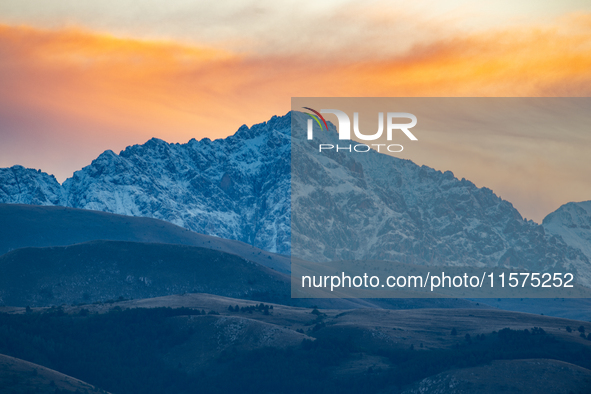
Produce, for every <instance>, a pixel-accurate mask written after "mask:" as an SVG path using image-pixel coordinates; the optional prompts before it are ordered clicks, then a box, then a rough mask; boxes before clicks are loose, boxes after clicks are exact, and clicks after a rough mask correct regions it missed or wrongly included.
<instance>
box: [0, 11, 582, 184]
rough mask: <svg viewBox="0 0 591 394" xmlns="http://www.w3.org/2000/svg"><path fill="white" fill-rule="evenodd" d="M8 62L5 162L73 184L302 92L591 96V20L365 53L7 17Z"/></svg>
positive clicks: (278, 108) (1, 159)
mask: <svg viewBox="0 0 591 394" xmlns="http://www.w3.org/2000/svg"><path fill="white" fill-rule="evenodd" d="M376 39H377V38H376ZM379 39H380V40H382V41H381V44H382V45H387V43H388V42H389V40H393V38H391V37H380V38H379ZM375 44H376V43H375V42H374V43H372V45H374V46H375V47H376V48H377V47H379V45H375ZM0 58H1V59H2V60H1V61H0V86H2V87H3V88H2V93H0V105H1V106H2V109H0V115H1V116H0V130H1V133H2V139H3V140H4V141H15V142H14V143H12V144H11V145H10V146H9V144H7V143H3V144H1V145H2V146H1V147H0V166H9V165H13V164H23V165H28V166H31V167H38V168H43V169H44V170H46V171H49V172H53V173H56V175H57V176H58V179H61V180H63V179H64V178H65V177H66V176H69V175H70V174H71V172H72V171H73V170H75V169H77V168H80V166H82V165H83V164H86V163H88V162H89V161H90V160H91V159H92V158H93V157H96V155H97V154H98V153H100V152H102V151H103V150H105V149H113V150H115V151H117V150H118V149H122V148H124V147H125V146H127V145H129V144H133V143H142V142H144V141H145V140H147V139H148V138H151V137H159V138H162V139H165V140H167V141H169V142H185V141H187V140H189V139H190V138H193V137H195V138H203V137H210V138H218V137H225V136H227V135H229V134H232V133H233V132H234V131H235V130H236V129H237V128H238V127H239V126H240V125H241V124H243V123H246V124H252V123H257V122H260V121H263V120H265V119H268V118H269V117H270V116H272V115H275V114H284V113H286V112H287V111H288V110H289V108H290V97H292V96H588V95H589V94H590V93H591V15H586V14H578V15H571V16H569V17H566V18H564V19H562V20H559V21H557V22H556V24H555V25H553V26H546V27H531V28H525V27H521V28H510V29H506V30H503V31H490V32H487V33H477V34H476V33H475V34H472V35H468V36H463V37H455V38H449V39H445V40H443V41H439V42H432V43H430V44H428V45H422V46H416V47H413V48H412V49H411V50H409V51H408V52H407V53H405V54H404V55H397V56H390V57H384V56H383V54H379V53H376V56H375V57H371V56H370V55H368V54H367V53H364V55H363V58H359V59H356V60H351V59H352V56H351V54H350V53H348V54H347V56H343V57H342V58H340V57H339V56H334V57H331V58H327V57H320V58H317V57H314V55H313V54H310V53H300V54H291V55H282V56H271V55H260V54H259V55H249V54H244V53H242V54H237V53H229V52H227V51H225V50H218V49H215V48H205V47H204V48H197V47H194V46H189V45H183V44H180V43H175V42H165V41H160V42H155V41H142V40H136V39H126V38H118V37H113V36H110V35H105V34H99V33H93V32H88V31H83V30H72V29H70V30H58V31H49V30H38V29H34V28H30V27H14V26H0ZM340 59H345V60H340ZM40 141H42V142H40ZM64 147H65V148H64ZM66 148H67V149H68V151H67V152H66V151H65V150H64V149H66ZM21 149H24V150H21ZM72 150H75V152H72ZM50 151H51V152H52V153H49V152H50ZM55 152H61V153H60V154H57V153H55ZM56 155H57V156H59V157H65V156H66V155H69V156H68V157H69V159H65V158H64V159H62V160H61V161H60V160H59V159H56ZM56 163H62V164H56Z"/></svg>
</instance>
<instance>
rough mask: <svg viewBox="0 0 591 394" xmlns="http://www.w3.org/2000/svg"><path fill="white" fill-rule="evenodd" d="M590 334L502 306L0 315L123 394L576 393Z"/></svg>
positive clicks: (254, 306)
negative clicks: (538, 387)
mask: <svg viewBox="0 0 591 394" xmlns="http://www.w3.org/2000/svg"><path fill="white" fill-rule="evenodd" d="M230 307H231V308H230ZM581 331H584V332H585V333H586V334H587V333H589V332H590V331H591V324H590V323H588V322H580V321H575V320H568V319H560V318H552V317H547V316H541V315H531V314H526V313H516V312H506V311H498V310H479V309H451V310H450V309H418V310H417V309H415V310H378V309H357V310H323V309H315V308H298V307H289V306H284V305H280V304H262V303H257V302H253V301H248V300H240V299H233V298H227V297H220V296H214V295H208V294H185V295H180V296H167V297H159V298H153V299H143V300H129V301H121V302H115V303H109V304H93V305H83V306H69V307H63V308H33V309H32V310H29V311H26V310H25V308H12V309H11V313H10V314H8V313H0V334H1V335H0V352H5V353H7V352H8V353H9V354H10V355H12V356H15V357H21V358H27V359H29V360H30V361H32V362H37V363H41V364H44V365H46V366H49V367H50V368H53V369H56V370H59V371H61V372H64V373H67V374H69V375H73V376H76V377H78V378H81V379H83V380H85V381H87V382H90V383H92V384H94V385H95V386H98V387H102V388H104V389H107V390H109V391H111V392H114V393H121V392H125V393H143V394H146V393H159V392H168V393H171V394H176V393H179V394H180V393H196V392H206V393H224V392H237V391H239V392H245V393H273V392H288V393H289V392H294V393H297V392H309V393H324V392H331V390H333V391H334V390H336V392H340V393H357V392H361V391H363V392H367V393H400V392H403V391H405V390H406V391H407V392H409V393H410V392H425V390H424V389H423V391H420V390H421V389H422V388H425V387H426V388H428V389H429V388H432V389H433V390H435V389H438V390H443V389H446V390H447V389H449V387H448V386H445V387H444V386H438V384H439V382H444V383H449V382H458V386H457V387H458V388H459V389H462V390H466V388H467V387H473V388H476V387H479V386H478V384H484V383H487V382H488V383H490V387H492V388H499V389H500V388H502V387H505V388H506V389H507V390H508V391H507V392H515V389H517V388H519V389H523V388H524V387H526V386H525V385H526V384H527V383H528V382H529V384H530V385H535V384H539V383H540V382H543V383H544V384H543V386H544V390H550V389H554V391H543V390H542V391H539V392H541V393H550V392H561V391H560V390H559V389H560V387H568V388H569V390H570V389H572V390H573V392H575V393H578V392H585V391H584V390H583V389H584V388H585V387H586V385H587V383H588V377H589V375H590V373H591V372H589V368H590V367H591V361H590V360H591V340H589V339H587V335H585V338H583V337H582V335H581ZM66 343H67V346H66ZM511 371H512V372H511ZM519 371H521V372H523V374H522V375H519V374H518V372H519ZM565 378H569V379H570V378H572V379H571V381H570V382H569V385H568V386H561V382H564V381H563V379H565ZM479 382H480V383H479ZM454 384H455V383H454ZM532 387H535V386H532ZM416 390H419V391H416ZM433 390H431V391H429V390H427V391H426V392H437V391H433ZM511 390H513V391H511ZM556 390H558V391H556ZM526 391H527V390H526ZM441 392H443V393H455V392H458V393H459V392H463V391H441ZM468 392H470V391H469V390H468ZM471 392H478V390H476V391H474V390H472V391H471ZM492 392H494V391H492ZM536 392H538V391H536ZM566 392H567V393H568V391H566Z"/></svg>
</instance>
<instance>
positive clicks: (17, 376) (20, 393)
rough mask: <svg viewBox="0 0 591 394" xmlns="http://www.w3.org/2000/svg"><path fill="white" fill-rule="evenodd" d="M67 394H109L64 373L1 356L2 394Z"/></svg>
mask: <svg viewBox="0 0 591 394" xmlns="http://www.w3.org/2000/svg"><path fill="white" fill-rule="evenodd" d="M56 390H61V391H62V392H67V393H70V392H72V393H74V392H76V393H80V392H82V393H88V394H99V393H101V394H107V392H106V391H103V390H100V389H97V388H96V387H94V386H92V385H90V384H88V383H85V382H83V381H81V380H78V379H76V378H73V377H71V376H68V375H64V374H63V373H60V372H57V371H54V370H52V369H49V368H45V367H43V366H41V365H37V364H33V363H30V362H28V361H24V360H20V359H18V358H14V357H9V356H5V355H3V354H0V393H11V394H25V393H39V394H42V393H48V394H53V393H55V392H56Z"/></svg>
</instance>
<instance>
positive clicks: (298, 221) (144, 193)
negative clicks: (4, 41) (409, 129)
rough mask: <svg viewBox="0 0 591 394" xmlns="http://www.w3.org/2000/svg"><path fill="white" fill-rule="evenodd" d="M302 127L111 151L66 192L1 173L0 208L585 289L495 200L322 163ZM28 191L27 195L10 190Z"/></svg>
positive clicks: (455, 184) (420, 169)
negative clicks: (149, 222)
mask: <svg viewBox="0 0 591 394" xmlns="http://www.w3.org/2000/svg"><path fill="white" fill-rule="evenodd" d="M292 115H293V122H294V123H293V124H294V126H295V128H294V136H293V139H292V137H291V132H292V131H291V126H292ZM306 119H307V118H305V116H304V115H303V114H301V113H297V112H294V113H293V114H292V113H289V114H287V115H286V116H283V117H273V118H272V119H271V120H269V121H268V122H265V123H261V124H257V125H254V126H252V127H251V128H248V127H246V126H242V127H241V128H240V129H239V130H238V131H237V132H236V134H234V135H233V136H230V137H228V138H226V139H223V140H221V139H220V140H215V141H211V140H209V139H207V138H206V139H203V140H201V141H196V140H191V141H189V142H188V143H186V144H168V143H165V142H164V141H161V140H158V139H152V140H150V141H148V142H147V143H145V144H143V145H134V146H131V147H128V148H127V149H125V150H124V151H122V152H121V153H120V154H119V155H116V154H114V153H113V152H112V151H106V152H104V153H103V154H101V155H100V156H99V157H98V158H97V159H96V160H94V161H93V162H92V164H90V165H89V166H87V167H85V168H83V169H82V170H80V171H77V172H76V173H75V174H74V176H73V177H72V178H70V179H68V180H66V181H65V182H64V184H63V185H62V186H61V189H59V188H58V189H55V188H56V183H55V180H54V179H53V178H51V177H49V176H48V175H46V174H43V173H39V172H36V171H34V170H24V169H22V167H21V168H18V169H16V170H15V168H14V167H13V168H12V169H3V170H0V174H1V175H0V176H1V177H2V179H7V180H11V182H12V183H11V184H12V185H13V186H12V187H11V188H8V189H7V190H5V191H4V192H3V194H2V195H1V196H0V199H1V201H3V202H8V203H18V202H27V203H39V204H50V203H54V204H55V205H65V206H69V207H75V208H84V209H94V210H100V211H105V212H113V213H120V214H125V215H133V216H147V217H154V218H160V219H163V220H166V221H169V222H172V223H175V224H178V225H180V226H183V227H186V228H189V229H191V230H194V231H197V232H200V233H204V234H210V235H216V236H219V237H222V238H227V239H234V240H239V241H243V242H245V243H247V244H249V245H254V246H256V247H258V248H261V249H264V250H267V251H271V252H277V253H281V254H289V253H290V251H291V249H292V248H294V252H295V255H296V256H298V257H300V258H304V259H308V260H312V261H320V262H321V261H327V260H333V259H378V260H390V261H392V260H393V261H400V262H411V263H416V264H433V265H464V264H467V265H473V266H499V265H506V266H512V267H523V268H527V269H530V270H536V271H538V270H545V269H548V268H551V267H558V268H560V269H562V268H564V269H568V270H570V271H579V272H580V273H583V274H582V275H578V277H579V278H580V279H582V280H583V281H586V283H588V284H591V277H589V275H590V273H589V271H590V270H589V267H590V264H589V259H588V258H587V257H586V256H585V255H584V254H583V253H582V252H581V251H580V250H579V249H577V248H573V247H570V246H568V245H567V244H565V243H564V242H563V240H562V239H561V238H560V237H556V236H554V235H552V234H548V233H546V232H545V230H544V227H542V226H540V225H538V224H536V223H534V222H532V221H525V220H524V219H523V218H522V217H521V215H520V214H519V212H518V211H517V210H516V209H515V208H514V207H513V206H512V205H511V204H510V203H509V202H507V201H505V200H502V199H501V198H499V197H498V196H496V195H495V194H494V193H493V192H492V191H491V190H490V189H487V188H478V187H476V186H475V185H474V184H473V183H471V182H470V181H468V180H465V179H462V180H459V179H457V178H455V177H454V175H453V174H452V173H451V172H449V171H447V172H444V173H442V172H440V171H437V170H434V169H432V168H429V167H426V166H418V165H416V164H414V163H412V162H410V161H408V160H400V159H397V158H395V157H391V156H387V155H383V154H378V153H376V152H375V151H370V152H368V153H367V154H362V155H347V154H345V153H343V152H340V153H334V152H329V153H326V154H323V155H322V156H319V155H318V153H317V149H318V148H317V145H316V147H314V146H313V144H312V145H311V144H310V142H309V141H307V140H306V139H305V137H304V136H305V125H306ZM315 135H317V136H318V138H316V139H315V140H314V141H313V142H314V143H318V142H322V143H331V142H332V143H335V142H338V139H337V138H338V136H337V133H336V129H335V127H334V125H332V124H330V125H329V131H328V132H324V133H320V132H319V133H316V134H315ZM292 165H293V179H292V174H291V168H292ZM15 176H16V178H15ZM19 177H20V178H19ZM25 178H26V179H29V181H27V182H24V181H23V180H21V179H25ZM14 179H16V180H14ZM44 182H45V183H44ZM25 183H26V184H27V185H32V186H30V187H28V188H20V189H19V188H18V187H17V186H14V185H16V184H25ZM36 185H39V186H36ZM41 185H43V186H41ZM292 189H293V195H291V190H292ZM33 193H37V194H39V197H37V198H34V197H33V196H32V194H33ZM290 197H293V199H291V198H290ZM292 215H293V221H292V220H291V219H292ZM290 226H291V228H290ZM290 238H291V239H290Z"/></svg>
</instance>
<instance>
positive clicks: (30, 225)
mask: <svg viewBox="0 0 591 394" xmlns="http://www.w3.org/2000/svg"><path fill="white" fill-rule="evenodd" d="M94 240H111V241H131V242H149V243H167V244H181V245H191V246H200V247H204V248H208V249H214V250H219V251H222V252H226V253H233V254H237V255H239V256H242V257H244V258H246V259H248V260H251V261H255V262H257V263H259V264H262V265H265V266H267V267H271V268H273V269H275V270H277V271H280V272H289V267H290V262H289V258H288V257H286V256H282V255H278V254H275V253H270V252H267V251H264V250H261V249H257V248H255V247H252V246H250V245H247V244H245V243H243V242H239V241H232V240H227V239H222V238H218V237H213V236H209V235H203V234H199V233H196V232H193V231H190V230H187V229H185V228H182V227H179V226H176V225H174V224H172V223H169V222H165V221H163V220H158V219H152V218H143V217H133V216H123V215H116V214H112V213H106V212H100V211H91V210H86V209H75V208H65V207H52V206H38V205H21V204H0V254H3V253H6V252H8V251H11V250H14V249H18V248H24V247H29V246H35V247H45V246H67V245H73V244H77V243H82V242H88V241H94Z"/></svg>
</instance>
